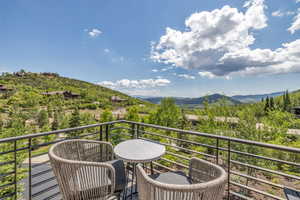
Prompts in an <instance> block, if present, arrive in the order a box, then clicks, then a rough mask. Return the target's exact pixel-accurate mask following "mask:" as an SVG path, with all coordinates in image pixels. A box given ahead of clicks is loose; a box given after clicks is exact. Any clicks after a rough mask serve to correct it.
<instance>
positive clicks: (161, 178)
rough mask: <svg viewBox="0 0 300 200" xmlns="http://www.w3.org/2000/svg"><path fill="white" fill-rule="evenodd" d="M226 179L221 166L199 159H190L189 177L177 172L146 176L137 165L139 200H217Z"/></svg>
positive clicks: (221, 193) (220, 197)
mask: <svg viewBox="0 0 300 200" xmlns="http://www.w3.org/2000/svg"><path fill="white" fill-rule="evenodd" d="M226 180H227V174H226V172H225V170H224V169H223V168H221V167H220V166H218V165H215V164H212V163H210V162H207V161H204V160H201V159H198V158H192V159H191V161H190V167H189V175H188V176H186V175H185V174H184V173H183V172H180V171H178V172H167V173H162V174H154V175H150V176H148V175H147V174H146V172H145V171H144V170H143V168H142V167H141V166H137V185H138V192H139V200H219V199H222V196H223V193H224V189H225V184H226V182H227V181H226Z"/></svg>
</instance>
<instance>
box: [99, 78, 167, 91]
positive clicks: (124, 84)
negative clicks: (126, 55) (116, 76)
mask: <svg viewBox="0 0 300 200" xmlns="http://www.w3.org/2000/svg"><path fill="white" fill-rule="evenodd" d="M170 83H171V81H169V80H168V79H162V78H158V79H142V80H128V79H122V80H118V81H115V82H112V81H102V82H100V83H98V84H99V85H102V86H105V87H109V88H112V89H129V88H136V89H137V88H138V89H141V88H155V87H162V86H167V85H169V84H170Z"/></svg>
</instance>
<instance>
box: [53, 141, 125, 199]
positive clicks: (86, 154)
mask: <svg viewBox="0 0 300 200" xmlns="http://www.w3.org/2000/svg"><path fill="white" fill-rule="evenodd" d="M49 158H50V161H51V165H52V168H53V172H54V174H55V176H56V179H57V182H58V185H59V188H60V191H61V193H62V196H63V199H65V200H87V199H92V200H104V199H105V200H106V199H118V198H119V197H120V193H121V192H122V191H123V189H124V188H125V186H126V176H125V170H124V164H123V161H121V160H113V159H114V153H113V146H112V145H111V144H110V143H108V142H100V141H91V140H67V141H63V142H60V143H57V144H54V145H53V146H52V147H51V148H50V150H49Z"/></svg>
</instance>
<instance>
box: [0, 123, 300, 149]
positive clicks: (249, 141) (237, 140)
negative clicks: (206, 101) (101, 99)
mask: <svg viewBox="0 0 300 200" xmlns="http://www.w3.org/2000/svg"><path fill="white" fill-rule="evenodd" d="M116 123H128V124H136V125H140V126H145V127H150V128H156V129H161V130H167V131H175V132H180V133H186V134H191V135H195V136H204V137H209V138H214V139H221V140H226V141H231V142H238V143H243V144H249V145H256V146H261V147H266V148H271V149H277V150H283V151H288V152H293V153H300V148H295V147H287V146H282V145H277V144H269V143H264V142H258V141H254V140H245V139H240V138H234V137H229V136H221V135H214V134H209V133H202V132H198V131H190V130H183V129H178V128H171V127H166V126H160V125H155V124H147V123H142V122H134V121H128V120H116V121H110V122H103V123H97V124H91V125H86V126H80V127H74V128H66V129H60V130H55V131H49V132H42V133H33V134H28V135H22V136H17V137H9V138H2V139H0V144H1V143H4V142H14V141H17V140H22V139H28V138H34V137H40V136H47V135H52V134H58V133H65V132H70V131H77V130H82V129H87V128H94V127H99V126H103V125H111V124H116Z"/></svg>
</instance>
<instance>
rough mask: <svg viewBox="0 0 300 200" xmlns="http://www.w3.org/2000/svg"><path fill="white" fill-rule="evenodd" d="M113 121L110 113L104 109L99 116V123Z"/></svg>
mask: <svg viewBox="0 0 300 200" xmlns="http://www.w3.org/2000/svg"><path fill="white" fill-rule="evenodd" d="M109 121H113V115H112V112H111V111H110V110H108V109H105V110H104V111H103V112H102V113H101V115H100V122H109Z"/></svg>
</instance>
